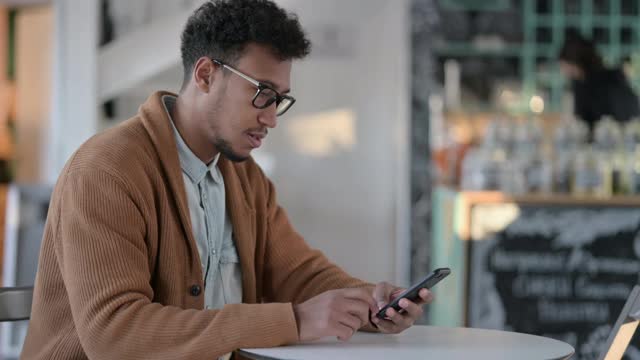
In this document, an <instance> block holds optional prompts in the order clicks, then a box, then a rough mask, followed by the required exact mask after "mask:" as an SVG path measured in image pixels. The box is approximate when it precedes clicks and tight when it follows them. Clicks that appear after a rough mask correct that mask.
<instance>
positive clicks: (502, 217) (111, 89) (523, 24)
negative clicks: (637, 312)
mask: <svg viewBox="0 0 640 360" xmlns="http://www.w3.org/2000/svg"><path fill="white" fill-rule="evenodd" d="M202 2H203V0H5V1H0V182H2V186H1V187H0V238H1V240H2V241H1V242H0V244H1V246H0V249H1V256H0V259H1V260H2V266H1V267H0V269H1V274H0V279H1V281H2V286H5V287H8V286H28V285H32V284H33V280H34V277H35V270H36V266H37V261H38V250H39V246H40V241H41V236H42V228H43V226H44V221H45V219H46V213H47V207H48V201H49V197H50V194H51V188H52V186H53V185H54V184H55V181H56V179H57V177H58V174H59V172H60V170H61V169H62V167H63V166H64V164H65V162H66V161H67V160H68V158H69V157H70V156H71V154H73V152H74V151H75V150H76V149H77V148H78V146H79V145H80V144H82V143H83V142H84V141H85V140H86V139H88V138H89V137H90V136H92V135H93V134H95V133H97V132H100V131H102V130H104V129H107V128H109V127H112V126H115V125H117V124H119V123H120V122H122V121H124V120H126V119H127V118H129V117H131V116H132V115H133V114H135V112H136V111H137V108H138V106H139V105H140V104H141V103H142V102H144V100H145V99H146V98H147V97H148V96H149V95H150V94H151V93H152V92H153V91H155V90H159V89H164V90H172V91H177V90H178V89H179V87H180V85H181V81H182V70H181V64H180V54H179V34H180V32H181V29H182V26H183V25H184V22H185V21H186V19H187V17H188V16H189V14H190V13H191V12H192V11H193V10H194V9H195V8H197V7H198V6H199V5H200V4H201V3H202ZM276 2H277V3H278V4H279V5H281V6H282V7H284V8H286V9H287V10H290V11H293V12H295V13H297V14H298V16H299V18H300V21H301V23H302V25H303V27H304V28H305V30H306V31H307V33H308V35H309V37H310V38H311V41H312V44H313V48H312V53H311V55H310V56H309V58H307V59H305V60H303V61H299V62H297V63H294V68H293V73H292V91H293V92H294V93H295V95H296V98H297V99H298V102H297V103H296V106H295V107H294V108H292V110H291V111H290V112H289V113H287V115H286V116H285V117H283V118H282V119H280V121H279V126H278V128H277V129H275V130H274V131H272V133H271V134H272V135H270V137H269V139H268V141H266V143H265V145H264V146H263V148H261V149H260V150H259V151H257V152H255V153H254V157H255V159H256V160H257V162H258V163H259V164H260V165H261V166H262V168H263V169H264V171H265V172H266V173H267V174H268V175H269V177H270V178H271V179H272V180H273V181H274V183H275V186H276V188H277V189H278V192H279V200H280V202H281V204H282V205H283V206H284V207H285V208H286V209H287V210H288V213H289V215H290V217H291V220H292V222H293V224H294V226H295V227H296V228H297V229H298V231H299V232H300V233H301V234H302V235H303V236H304V237H305V238H306V240H307V241H308V242H309V243H310V244H311V246H313V247H315V248H318V249H320V250H322V251H324V252H325V253H326V254H327V256H328V257H329V258H330V259H332V260H333V261H335V262H336V263H337V264H339V265H340V266H342V267H344V268H345V269H346V270H347V271H348V272H350V273H352V274H353V275H355V276H358V277H361V278H363V279H365V280H368V281H372V282H373V281H382V280H386V281H390V282H394V283H397V284H399V285H403V286H408V285H410V284H411V283H412V282H414V281H416V280H419V279H420V278H422V277H423V276H424V275H426V274H427V273H428V272H429V271H430V270H431V269H433V268H436V267H450V268H451V269H452V275H451V276H450V277H449V278H447V279H446V280H444V281H443V282H442V283H440V284H438V286H437V287H436V288H434V293H435V297H436V300H435V302H434V303H433V304H432V305H431V306H429V307H427V308H426V310H425V316H424V318H423V319H422V323H423V324H432V325H439V326H468V327H479V328H490V329H502V330H510V331H517V332H524V333H531V334H537V335H542V336H548V337H552V338H556V339H560V340H563V341H565V342H568V343H569V344H571V345H572V346H574V347H575V349H576V355H575V358H577V359H596V358H597V357H598V355H599V354H600V353H601V351H602V348H603V346H604V344H605V341H606V340H607V337H608V336H609V334H610V332H611V330H612V327H613V325H614V323H615V320H616V318H617V317H618V314H619V313H620V311H621V310H622V307H623V305H624V303H625V301H626V299H627V297H628V296H629V294H630V292H631V289H632V288H633V286H634V285H636V284H637V283H638V280H639V278H638V275H639V274H640V106H638V94H640V0H565V1H562V0H483V1H475V0H394V1H386V0H323V1H311V0H276ZM1 325H2V326H1V327H0V329H1V331H0V353H1V354H2V355H3V356H4V357H5V358H12V357H15V356H17V354H19V352H20V347H21V341H22V337H23V336H24V333H25V331H26V328H27V326H28V321H24V322H18V323H3V324H1ZM625 358H628V359H640V338H638V339H635V338H634V339H633V340H632V342H631V345H630V346H629V348H628V349H627V352H626V354H625Z"/></svg>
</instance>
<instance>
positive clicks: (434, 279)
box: [376, 268, 451, 319]
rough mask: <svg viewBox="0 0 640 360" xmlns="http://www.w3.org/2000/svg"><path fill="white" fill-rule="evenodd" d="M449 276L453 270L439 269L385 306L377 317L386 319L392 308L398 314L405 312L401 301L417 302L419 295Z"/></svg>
mask: <svg viewBox="0 0 640 360" xmlns="http://www.w3.org/2000/svg"><path fill="white" fill-rule="evenodd" d="M449 274H451V269H449V268H439V269H435V270H433V272H432V273H431V274H429V275H427V277H425V278H424V279H422V280H421V281H420V282H419V283H417V284H415V285H413V286H412V287H410V288H409V289H407V290H406V291H404V292H403V293H402V294H400V295H398V296H397V297H396V298H395V299H394V300H393V301H392V302H390V303H389V304H387V305H385V306H383V307H382V309H380V311H378V313H377V314H376V316H377V317H378V318H380V319H385V318H386V317H387V315H386V312H387V309H388V308H390V307H392V308H394V309H395V310H396V311H398V312H403V311H404V309H403V308H402V307H400V299H407V300H410V301H416V300H418V298H419V295H418V293H419V292H420V290H422V289H431V288H432V287H433V286H434V285H435V284H437V283H439V282H440V280H442V279H444V278H446V277H447V276H448V275H449Z"/></svg>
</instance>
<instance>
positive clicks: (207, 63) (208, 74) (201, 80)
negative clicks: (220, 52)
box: [193, 57, 218, 93]
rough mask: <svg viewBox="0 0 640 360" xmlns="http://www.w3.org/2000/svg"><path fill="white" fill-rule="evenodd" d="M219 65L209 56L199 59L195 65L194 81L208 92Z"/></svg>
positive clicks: (201, 89)
mask: <svg viewBox="0 0 640 360" xmlns="http://www.w3.org/2000/svg"><path fill="white" fill-rule="evenodd" d="M217 67H218V65H216V64H214V63H213V61H211V60H210V59H209V58H207V57H201V58H200V59H198V61H197V62H196V64H195V65H194V67H193V82H194V84H196V87H197V88H198V89H200V91H202V92H204V93H208V92H209V90H210V89H211V85H212V83H213V80H214V78H215V75H216V70H217Z"/></svg>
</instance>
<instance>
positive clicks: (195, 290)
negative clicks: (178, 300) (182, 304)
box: [189, 285, 201, 296]
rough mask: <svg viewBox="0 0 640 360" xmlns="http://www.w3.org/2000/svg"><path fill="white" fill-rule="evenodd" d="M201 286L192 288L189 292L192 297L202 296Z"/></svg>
mask: <svg viewBox="0 0 640 360" xmlns="http://www.w3.org/2000/svg"><path fill="white" fill-rule="evenodd" d="M200 291H201V289H200V285H193V286H192V287H191V289H190V290H189V292H190V293H191V296H198V295H200Z"/></svg>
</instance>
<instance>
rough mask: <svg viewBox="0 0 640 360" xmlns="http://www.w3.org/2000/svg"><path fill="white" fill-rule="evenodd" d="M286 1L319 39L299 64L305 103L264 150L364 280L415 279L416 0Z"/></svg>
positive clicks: (301, 215)
mask: <svg viewBox="0 0 640 360" xmlns="http://www.w3.org/2000/svg"><path fill="white" fill-rule="evenodd" d="M283 3H284V1H283ZM286 3H287V4H290V6H287V9H289V10H292V11H293V12H295V13H297V14H298V15H299V18H300V21H301V23H302V24H303V27H304V28H305V29H307V31H308V32H309V35H310V37H311V40H312V42H313V43H314V47H313V50H312V54H311V56H310V57H309V58H308V59H306V60H303V61H302V62H299V63H295V64H294V70H293V74H292V94H293V96H295V97H296V98H297V99H298V101H297V102H296V104H295V106H294V107H293V108H292V110H291V111H290V113H288V114H287V115H285V116H284V117H283V118H281V119H280V123H279V128H277V129H275V130H274V131H272V132H271V133H270V135H269V137H268V139H267V141H266V143H265V146H264V149H263V150H262V151H261V154H259V155H262V156H265V155H266V156H267V158H269V159H271V160H272V162H273V164H272V166H273V169H272V171H271V177H272V179H273V181H274V183H275V184H276V188H277V189H278V190H279V199H280V202H281V203H282V204H283V205H284V206H285V208H286V209H287V210H288V212H289V215H290V217H291V219H292V221H293V223H294V224H295V226H296V227H297V229H298V230H299V231H300V233H301V234H303V235H304V236H305V237H306V239H307V241H308V242H309V243H310V244H311V245H312V246H314V247H317V248H320V249H322V250H323V251H324V252H325V253H326V254H327V255H328V256H329V258H331V259H332V260H334V261H335V262H336V263H338V264H340V265H342V266H343V267H344V268H345V269H346V270H348V271H349V272H350V273H352V274H354V275H357V276H359V277H361V278H364V279H367V280H370V281H378V280H390V281H395V282H399V283H405V284H406V282H407V280H408V267H409V263H408V260H407V259H408V258H409V230H408V229H409V216H408V210H409V203H408V196H409V195H408V194H409V180H408V175H409V164H408V161H409V160H408V155H409V154H408V151H409V150H408V146H409V144H408V139H409V136H408V130H407V129H408V124H409V110H408V109H409V105H410V97H409V95H408V93H409V81H408V76H409V75H408V73H409V69H410V68H409V63H408V61H409V60H408V59H409V49H408V41H409V39H408V30H409V29H408V21H407V20H406V19H407V17H408V1H386V0H349V1H344V0H323V1H313V2H311V1H288V2H286ZM258 158H260V156H258Z"/></svg>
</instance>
